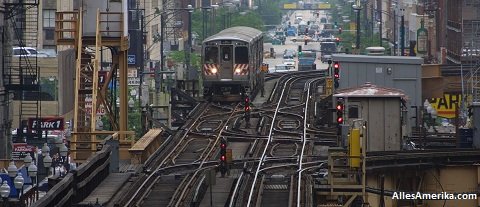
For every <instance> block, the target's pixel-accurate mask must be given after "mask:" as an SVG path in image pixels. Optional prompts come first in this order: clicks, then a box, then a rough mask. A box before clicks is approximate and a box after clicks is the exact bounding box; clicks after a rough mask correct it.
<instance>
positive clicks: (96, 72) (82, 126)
mask: <svg viewBox="0 0 480 207" xmlns="http://www.w3.org/2000/svg"><path fill="white" fill-rule="evenodd" d="M94 2H95V1H94V0H91V1H89V2H88V3H90V4H91V5H94ZM90 4H85V6H86V7H85V8H83V7H80V8H78V9H76V10H74V11H61V12H56V17H55V24H56V25H55V33H56V35H55V40H56V43H57V45H67V46H71V47H73V48H74V49H75V51H76V58H77V60H76V68H75V72H76V74H75V76H76V78H75V80H76V82H75V92H74V94H72V95H73V96H74V97H75V106H74V125H73V130H74V135H73V139H72V141H71V149H70V151H71V152H72V158H73V159H74V160H75V161H76V162H78V163H84V162H85V161H86V160H87V159H88V157H90V156H91V155H92V154H93V153H95V152H96V151H97V147H99V145H97V144H98V143H99V140H101V139H103V138H105V135H112V136H113V137H114V139H118V140H119V141H120V145H121V147H127V148H129V147H131V146H130V145H132V144H133V139H130V140H127V137H126V136H125V135H126V134H132V133H133V132H127V131H126V130H127V117H128V112H127V110H126V107H127V90H120V91H119V92H118V93H119V102H118V104H119V106H118V107H117V108H115V107H114V106H115V105H116V104H115V101H112V98H111V97H110V96H109V93H110V92H111V90H110V89H109V88H108V87H109V84H110V83H115V82H116V81H115V79H117V80H118V82H119V88H120V89H126V88H127V65H126V63H127V61H126V58H127V55H126V54H127V49H128V37H127V36H125V35H124V24H123V15H124V14H123V12H122V11H110V9H109V8H102V9H100V8H95V7H94V6H90ZM112 4H113V3H112ZM88 6H90V7H88ZM114 8H118V6H117V7H114ZM84 22H85V24H84ZM87 22H88V24H86V23H87ZM93 25H95V27H93ZM102 48H109V49H110V51H111V55H112V67H111V69H110V70H109V71H106V70H101V65H100V60H101V50H102ZM112 85H116V84H112ZM113 100H115V99H113ZM102 107H103V108H104V109H105V116H106V117H107V118H108V120H109V122H110V124H111V126H112V131H107V130H102V129H100V128H97V124H96V123H97V120H98V119H99V116H97V115H98V109H101V108H102Z"/></svg>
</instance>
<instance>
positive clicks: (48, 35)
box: [43, 28, 55, 40]
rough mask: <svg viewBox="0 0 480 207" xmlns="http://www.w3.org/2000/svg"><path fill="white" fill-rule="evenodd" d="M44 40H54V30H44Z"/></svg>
mask: <svg viewBox="0 0 480 207" xmlns="http://www.w3.org/2000/svg"><path fill="white" fill-rule="evenodd" d="M43 31H44V33H43V34H44V35H45V40H53V39H54V38H55V29H53V28H48V29H44V30H43Z"/></svg>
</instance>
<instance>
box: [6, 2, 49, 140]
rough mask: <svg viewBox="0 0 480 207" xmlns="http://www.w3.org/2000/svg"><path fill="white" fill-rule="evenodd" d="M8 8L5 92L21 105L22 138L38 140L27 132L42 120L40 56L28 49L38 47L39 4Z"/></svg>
mask: <svg viewBox="0 0 480 207" xmlns="http://www.w3.org/2000/svg"><path fill="white" fill-rule="evenodd" d="M4 6H5V16H4V23H5V28H4V38H3V41H4V42H3V45H4V47H3V51H2V52H3V70H2V73H3V81H4V85H5V89H6V90H7V91H8V92H13V93H14V99H16V100H19V101H20V107H19V109H18V110H19V113H18V114H19V116H18V123H19V129H21V130H18V131H17V133H18V137H19V138H23V137H27V138H34V136H37V133H32V131H31V130H26V129H27V128H28V119H38V118H39V112H40V99H41V97H40V81H39V68H38V66H37V56H36V54H34V53H32V52H34V51H29V48H28V47H33V48H36V47H37V39H38V21H37V20H38V19H39V17H38V1H37V0H15V1H13V2H11V3H10V2H9V3H4ZM13 48H15V50H13ZM39 136H41V133H39Z"/></svg>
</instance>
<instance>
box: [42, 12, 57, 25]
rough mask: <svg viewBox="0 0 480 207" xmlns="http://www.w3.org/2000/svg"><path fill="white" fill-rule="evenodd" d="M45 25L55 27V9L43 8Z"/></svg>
mask: <svg viewBox="0 0 480 207" xmlns="http://www.w3.org/2000/svg"><path fill="white" fill-rule="evenodd" d="M43 27H44V28H55V10H53V9H45V10H43Z"/></svg>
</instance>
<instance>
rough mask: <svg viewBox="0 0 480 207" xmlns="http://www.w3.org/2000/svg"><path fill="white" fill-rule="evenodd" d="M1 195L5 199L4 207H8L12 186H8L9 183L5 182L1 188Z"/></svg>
mask: <svg viewBox="0 0 480 207" xmlns="http://www.w3.org/2000/svg"><path fill="white" fill-rule="evenodd" d="M0 195H1V196H2V198H3V205H4V206H7V205H8V202H7V201H8V196H9V195H10V186H8V184H7V181H6V180H4V181H3V184H2V186H1V187H0Z"/></svg>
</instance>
